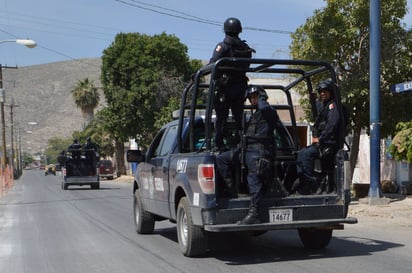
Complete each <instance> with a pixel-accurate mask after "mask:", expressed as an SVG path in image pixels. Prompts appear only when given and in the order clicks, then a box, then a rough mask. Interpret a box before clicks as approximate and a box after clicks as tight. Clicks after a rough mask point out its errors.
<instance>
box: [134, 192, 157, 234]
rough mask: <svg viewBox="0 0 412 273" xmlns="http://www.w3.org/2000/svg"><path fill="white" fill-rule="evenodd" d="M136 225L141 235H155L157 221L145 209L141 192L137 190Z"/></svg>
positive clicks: (135, 194)
mask: <svg viewBox="0 0 412 273" xmlns="http://www.w3.org/2000/svg"><path fill="white" fill-rule="evenodd" d="M133 199H134V206H133V211H134V223H135V228H136V232H137V233H139V234H151V233H153V230H154V226H155V220H154V217H153V215H152V214H151V213H150V212H147V211H145V210H144V209H143V204H142V199H141V197H140V191H139V190H136V191H135V193H134V198H133Z"/></svg>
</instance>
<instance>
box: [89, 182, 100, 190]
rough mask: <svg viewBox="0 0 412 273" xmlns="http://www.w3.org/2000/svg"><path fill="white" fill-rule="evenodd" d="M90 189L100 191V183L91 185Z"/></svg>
mask: <svg viewBox="0 0 412 273" xmlns="http://www.w3.org/2000/svg"><path fill="white" fill-rule="evenodd" d="M90 187H91V188H92V189H95V190H98V189H100V183H93V184H90Z"/></svg>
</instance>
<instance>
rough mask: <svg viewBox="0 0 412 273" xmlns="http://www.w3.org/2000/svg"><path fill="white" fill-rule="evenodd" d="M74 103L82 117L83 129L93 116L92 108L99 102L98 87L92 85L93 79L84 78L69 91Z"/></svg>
mask: <svg viewBox="0 0 412 273" xmlns="http://www.w3.org/2000/svg"><path fill="white" fill-rule="evenodd" d="M71 92H72V95H73V99H74V103H75V104H76V105H77V107H79V108H80V110H81V112H82V114H83V117H84V123H83V129H84V128H86V127H87V125H88V124H89V123H90V121H91V120H92V119H93V116H94V109H95V108H96V107H97V105H98V104H99V100H100V94H99V92H98V88H97V87H95V86H94V83H93V81H89V79H88V78H85V79H84V80H83V81H80V80H79V81H78V82H77V84H76V86H75V87H74V89H73V90H72V91H71Z"/></svg>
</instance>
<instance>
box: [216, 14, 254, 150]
mask: <svg viewBox="0 0 412 273" xmlns="http://www.w3.org/2000/svg"><path fill="white" fill-rule="evenodd" d="M223 30H224V32H225V38H224V40H223V41H222V42H220V43H218V44H217V45H216V47H215V49H214V51H213V55H212V57H211V58H210V61H209V63H213V62H215V61H217V60H219V59H220V58H224V57H237V58H251V57H252V52H255V50H254V49H252V48H250V47H249V45H248V44H247V43H246V42H245V41H243V40H241V39H240V38H239V33H240V32H242V24H241V23H240V21H239V19H237V18H228V19H227V20H226V21H225V22H224V25H223ZM247 68H248V66H247V67H244V69H247ZM215 82H216V87H217V92H216V95H215V110H216V115H217V117H216V146H217V147H218V149H222V148H223V146H224V136H223V130H224V126H225V121H226V119H227V117H228V115H229V109H231V110H232V115H233V117H234V119H235V122H236V129H237V131H240V130H241V129H242V114H243V95H244V90H245V89H246V88H247V82H248V78H247V77H246V72H245V71H228V72H224V73H219V74H218V75H216V79H215Z"/></svg>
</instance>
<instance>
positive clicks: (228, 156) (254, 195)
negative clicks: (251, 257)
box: [217, 85, 282, 224]
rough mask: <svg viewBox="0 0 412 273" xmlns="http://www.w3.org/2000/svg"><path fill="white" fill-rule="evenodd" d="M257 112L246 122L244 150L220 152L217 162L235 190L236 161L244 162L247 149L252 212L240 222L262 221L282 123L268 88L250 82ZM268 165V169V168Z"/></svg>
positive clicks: (249, 95)
mask: <svg viewBox="0 0 412 273" xmlns="http://www.w3.org/2000/svg"><path fill="white" fill-rule="evenodd" d="M244 97H245V99H248V100H249V102H250V104H251V105H252V107H253V109H254V112H253V113H252V115H251V117H250V120H249V121H248V123H247V124H246V125H245V128H244V136H243V138H244V139H243V140H242V143H243V147H241V149H243V150H239V149H237V150H229V151H226V152H223V153H221V154H220V155H218V156H217V165H218V168H219V172H220V174H221V176H222V177H223V178H224V181H225V182H226V185H227V187H228V188H231V190H232V191H233V190H234V189H233V188H234V185H233V182H232V181H233V180H232V170H233V169H234V168H233V167H234V164H239V163H241V162H240V160H242V159H240V156H239V155H240V152H243V153H244V156H242V157H244V158H243V160H244V162H243V163H244V164H245V166H246V167H247V183H248V189H249V194H250V207H249V212H248V214H247V215H246V217H245V218H244V219H242V220H241V221H240V222H239V224H257V223H259V222H260V220H259V214H258V207H259V204H260V201H261V199H262V192H263V190H262V188H263V176H264V173H265V172H267V171H268V169H267V168H270V166H269V165H270V163H269V165H268V162H270V161H272V160H273V159H274V158H273V155H274V154H275V147H274V145H275V139H274V137H275V136H274V129H275V128H277V127H278V126H282V124H281V121H280V119H279V116H278V114H277V112H276V110H275V109H274V108H272V107H271V106H270V104H269V103H268V102H267V99H268V95H267V93H266V91H265V89H264V88H263V87H261V86H258V85H250V86H249V87H248V88H247V89H246V92H245V95H244ZM265 168H266V169H265Z"/></svg>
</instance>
